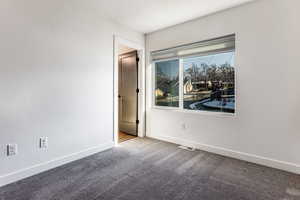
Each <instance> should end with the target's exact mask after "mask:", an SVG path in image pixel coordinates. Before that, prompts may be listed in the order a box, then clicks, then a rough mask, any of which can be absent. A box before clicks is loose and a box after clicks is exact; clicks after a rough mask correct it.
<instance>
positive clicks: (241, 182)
mask: <svg viewBox="0 0 300 200" xmlns="http://www.w3.org/2000/svg"><path fill="white" fill-rule="evenodd" d="M50 199H51V200H75V199H76V200H108V199H109V200H112V199H113V200H169V199H170V200H238V199H239V200H299V199H300V176H299V175H295V174H291V173H288V172H284V171H280V170H276V169H271V168H267V167H263V166H259V165H255V164H251V163H247V162H243V161H239V160H235V159H231V158H226V157H223V156H219V155H215V154H211V153H207V152H203V151H195V152H190V151H186V150H183V149H179V148H178V147H177V145H174V144H170V143H166V142H161V141H158V140H153V139H149V138H144V139H142V138H135V139H132V140H128V141H126V142H123V143H122V144H120V147H116V148H113V149H110V150H107V151H105V152H102V153H98V154H95V155H92V156H90V157H87V158H84V159H81V160H78V161H75V162H72V163H70V164H67V165H64V166H61V167H58V168H55V169H53V170H50V171H47V172H44V173H42V174H39V175H36V176H33V177H30V178H27V179H24V180H22V181H19V182H17V183H14V184H11V185H8V186H5V187H2V188H0V200H50Z"/></svg>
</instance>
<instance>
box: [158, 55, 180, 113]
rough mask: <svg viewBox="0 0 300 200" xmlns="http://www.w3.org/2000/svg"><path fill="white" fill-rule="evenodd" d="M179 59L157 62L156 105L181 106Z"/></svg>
mask: <svg viewBox="0 0 300 200" xmlns="http://www.w3.org/2000/svg"><path fill="white" fill-rule="evenodd" d="M178 66H179V61H178V60H169V61H162V62H156V63H155V105H157V106H168V107H178V106H179V67H178Z"/></svg>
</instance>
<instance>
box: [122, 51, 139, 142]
mask: <svg viewBox="0 0 300 200" xmlns="http://www.w3.org/2000/svg"><path fill="white" fill-rule="evenodd" d="M138 62H139V57H138V53H137V50H135V49H133V48H130V47H127V46H124V45H120V46H119V83H118V87H119V95H118V100H119V101H118V102H119V116H118V118H119V120H118V121H119V136H118V138H119V143H121V142H124V141H127V140H130V139H133V138H135V137H137V135H138V125H139V124H138V122H139V119H138V93H139V89H138V68H139V66H138Z"/></svg>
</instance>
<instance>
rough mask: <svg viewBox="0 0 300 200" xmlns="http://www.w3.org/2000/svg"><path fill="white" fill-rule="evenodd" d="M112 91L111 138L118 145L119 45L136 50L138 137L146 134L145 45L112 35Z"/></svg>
mask: <svg viewBox="0 0 300 200" xmlns="http://www.w3.org/2000/svg"><path fill="white" fill-rule="evenodd" d="M113 41H114V45H113V46H114V70H113V71H114V85H113V86H114V92H113V101H114V102H113V105H114V106H113V140H114V143H115V145H118V140H119V138H118V135H119V99H118V95H119V45H125V46H127V47H130V48H133V49H135V50H137V53H138V57H139V62H138V67H139V68H138V88H139V93H138V119H139V124H138V133H137V135H138V137H145V136H146V120H145V118H146V109H145V105H146V97H145V80H146V75H145V47H144V46H143V45H141V44H138V43H136V42H133V41H130V40H127V39H124V38H122V37H120V36H117V35H114V39H113Z"/></svg>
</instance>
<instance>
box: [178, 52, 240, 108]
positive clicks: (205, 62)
mask: <svg viewBox="0 0 300 200" xmlns="http://www.w3.org/2000/svg"><path fill="white" fill-rule="evenodd" d="M233 62H234V52H233V51H231V52H225V53H217V54H211V55H207V56H196V57H191V58H185V59H183V71H184V72H183V73H184V74H183V105H184V109H188V110H204V111H215V112H229V113H234V110H235V89H234V88H235V81H234V63H233Z"/></svg>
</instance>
